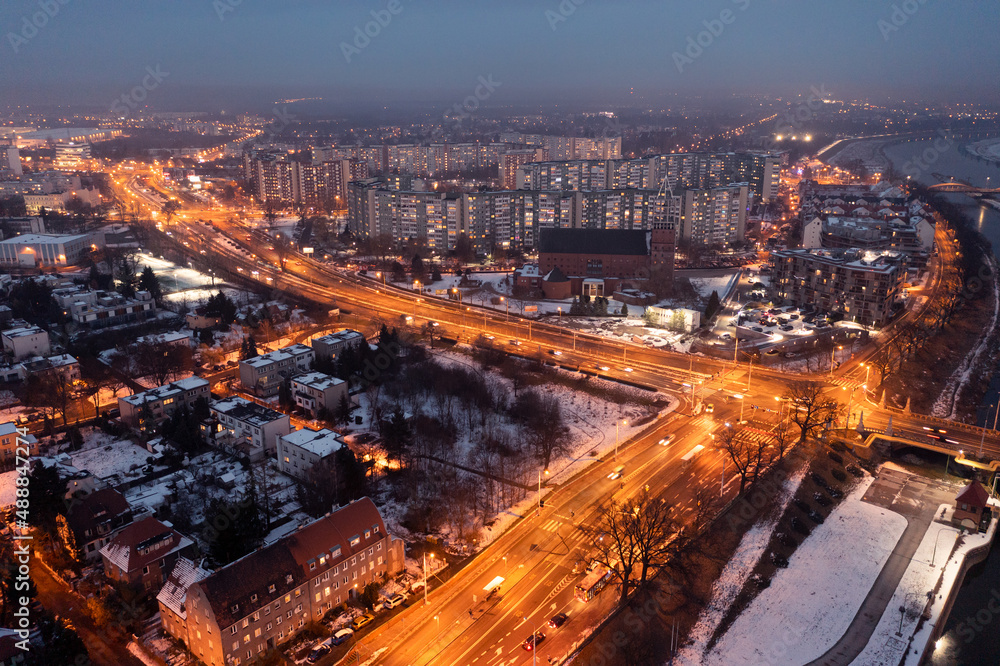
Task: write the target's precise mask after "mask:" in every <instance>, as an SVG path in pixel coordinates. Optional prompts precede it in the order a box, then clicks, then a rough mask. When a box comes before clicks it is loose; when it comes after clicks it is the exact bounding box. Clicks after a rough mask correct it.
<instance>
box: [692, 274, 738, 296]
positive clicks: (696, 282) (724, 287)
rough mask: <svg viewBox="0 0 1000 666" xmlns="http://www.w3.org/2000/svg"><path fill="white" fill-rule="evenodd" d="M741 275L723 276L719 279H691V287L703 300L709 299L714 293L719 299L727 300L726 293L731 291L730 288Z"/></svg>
mask: <svg viewBox="0 0 1000 666" xmlns="http://www.w3.org/2000/svg"><path fill="white" fill-rule="evenodd" d="M738 274H739V273H734V274H733V275H722V276H719V277H704V278H690V281H691V286H692V287H694V290H695V291H697V292H698V295H699V296H701V297H702V298H708V297H710V296H711V295H712V292H713V291H714V292H717V293H718V294H719V298H725V296H726V292H728V291H729V286H730V285H731V284H732V283H733V280H735V279H736V276H737V275H738Z"/></svg>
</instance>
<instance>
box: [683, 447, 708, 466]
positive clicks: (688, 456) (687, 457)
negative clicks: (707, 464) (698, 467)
mask: <svg viewBox="0 0 1000 666" xmlns="http://www.w3.org/2000/svg"><path fill="white" fill-rule="evenodd" d="M704 450H705V445H704V444H696V445H695V446H694V448H693V449H691V450H690V451H688V452H687V453H685V454H684V457H683V458H681V467H685V468H687V467H690V466H691V463H692V462H694V459H695V458H697V457H698V456H700V455H701V452H702V451H704Z"/></svg>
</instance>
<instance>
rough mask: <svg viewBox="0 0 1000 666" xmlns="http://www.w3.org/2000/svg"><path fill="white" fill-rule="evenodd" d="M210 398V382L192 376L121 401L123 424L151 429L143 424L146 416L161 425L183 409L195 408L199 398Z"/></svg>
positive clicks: (119, 405) (119, 399)
mask: <svg viewBox="0 0 1000 666" xmlns="http://www.w3.org/2000/svg"><path fill="white" fill-rule="evenodd" d="M209 395H210V391H209V384H208V380H207V379H202V378H201V377H188V378H187V379H178V380H177V381H175V382H170V383H169V384H164V385H163V386H158V387H156V388H154V389H150V390H148V391H143V392H142V393H136V394H135V395H129V396H125V397H123V398H118V408H119V409H120V410H121V419H122V423H124V424H125V425H127V426H129V427H130V428H137V429H143V428H146V427H148V426H149V424H146V423H143V419H144V414H148V418H149V419H151V420H152V422H153V423H159V422H160V421H162V420H164V419H166V418H168V417H170V416H172V415H173V413H174V412H176V411H177V410H178V409H180V408H181V407H187V408H188V409H192V408H193V407H194V403H195V401H196V400H198V399H199V398H204V399H205V400H208V398H209Z"/></svg>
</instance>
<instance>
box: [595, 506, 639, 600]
mask: <svg viewBox="0 0 1000 666" xmlns="http://www.w3.org/2000/svg"><path fill="white" fill-rule="evenodd" d="M633 511H634V509H633V507H632V504H631V503H630V502H628V500H626V501H623V502H618V501H617V500H615V499H613V498H612V499H611V500H610V501H608V502H607V503H605V504H602V505H601V507H600V509H599V514H598V520H597V526H596V527H593V528H587V529H586V530H585V531H586V532H587V534H588V536H589V537H590V539H591V541H592V543H593V544H594V546H595V547H596V553H595V556H594V561H596V562H597V563H598V564H599V565H601V566H603V567H606V568H607V569H608V570H610V571H611V575H612V576H614V577H615V578H616V579H617V580H618V582H619V585H620V588H619V589H620V595H619V599H618V603H619V604H620V605H625V602H626V601H628V593H629V590H630V589H631V588H632V587H633V582H632V572H633V571H634V570H635V568H636V566H640V565H641V558H640V552H641V551H640V549H639V544H638V537H639V531H638V530H637V529H636V528H635V522H636V516H635V513H634V512H633Z"/></svg>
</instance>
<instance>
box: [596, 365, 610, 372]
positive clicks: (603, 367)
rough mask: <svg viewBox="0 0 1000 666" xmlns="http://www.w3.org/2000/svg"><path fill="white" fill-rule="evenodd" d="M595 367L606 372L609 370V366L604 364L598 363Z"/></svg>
mask: <svg viewBox="0 0 1000 666" xmlns="http://www.w3.org/2000/svg"><path fill="white" fill-rule="evenodd" d="M597 369H598V370H600V371H601V372H607V371H608V370H610V369H611V368H609V367H608V366H606V365H599V366H597Z"/></svg>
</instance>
